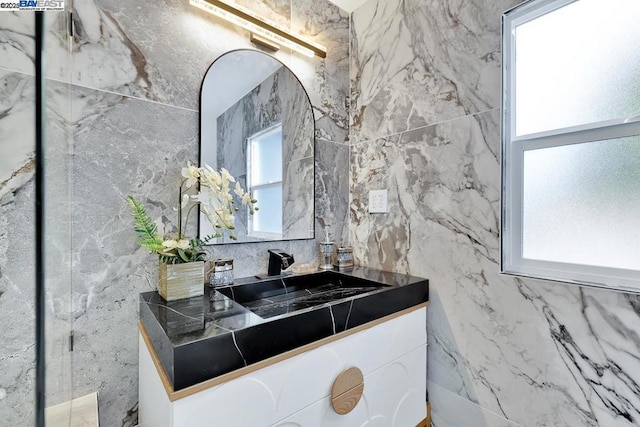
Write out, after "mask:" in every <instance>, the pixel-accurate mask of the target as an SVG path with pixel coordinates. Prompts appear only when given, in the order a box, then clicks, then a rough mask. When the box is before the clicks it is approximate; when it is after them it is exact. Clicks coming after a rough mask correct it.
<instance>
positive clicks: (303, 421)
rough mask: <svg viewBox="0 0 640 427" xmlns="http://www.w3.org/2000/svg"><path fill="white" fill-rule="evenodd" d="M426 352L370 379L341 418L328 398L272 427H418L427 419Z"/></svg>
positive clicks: (389, 366)
mask: <svg viewBox="0 0 640 427" xmlns="http://www.w3.org/2000/svg"><path fill="white" fill-rule="evenodd" d="M426 350H427V347H426V345H425V346H422V347H420V348H418V349H415V350H413V351H412V352H410V353H409V354H406V355H404V356H402V357H400V358H399V359H397V360H394V361H392V362H391V363H389V364H387V365H385V366H383V367H381V368H379V369H378V370H376V371H374V372H372V373H370V374H369V375H366V376H365V379H364V384H365V386H364V394H363V396H362V399H361V400H360V402H358V405H356V407H355V408H354V409H353V411H352V412H350V413H348V414H346V415H338V414H336V413H335V411H334V410H333V408H332V406H331V401H330V399H329V398H324V399H322V400H320V401H318V402H316V403H314V404H312V405H310V406H309V407H307V408H305V409H303V410H302V411H300V412H297V413H296V414H294V415H292V416H290V417H288V418H286V419H284V420H282V421H280V422H278V423H275V424H274V425H273V426H272V427H354V426H367V427H415V426H416V425H417V424H418V423H420V422H421V421H422V420H424V418H425V417H426V406H425V395H426V383H425V379H426V375H427V372H426V366H427V351H426Z"/></svg>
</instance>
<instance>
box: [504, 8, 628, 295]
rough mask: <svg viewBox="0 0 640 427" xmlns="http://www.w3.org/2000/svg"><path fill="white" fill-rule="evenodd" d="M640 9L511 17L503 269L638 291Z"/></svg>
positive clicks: (507, 19) (524, 12)
mask: <svg viewBox="0 0 640 427" xmlns="http://www.w3.org/2000/svg"><path fill="white" fill-rule="evenodd" d="M639 22H640V1H637V0H606V1H605V0H574V1H568V0H538V1H532V2H528V3H525V4H523V5H521V6H518V7H516V8H515V9H512V10H511V11H509V12H507V13H505V15H504V17H503V116H502V138H503V153H502V160H503V161H502V165H503V166H502V169H503V171H502V175H503V190H502V191H503V197H502V210H503V212H502V271H503V272H504V273H507V274H517V275H522V276H529V277H537V278H542V279H553V280H559V281H565V282H570V283H579V284H587V285H594V286H605V287H615V288H619V289H626V290H632V291H635V292H640V49H639V48H638V46H640V25H638V23H639Z"/></svg>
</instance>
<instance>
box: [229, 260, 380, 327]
mask: <svg viewBox="0 0 640 427" xmlns="http://www.w3.org/2000/svg"><path fill="white" fill-rule="evenodd" d="M387 286H389V285H385V284H381V283H378V282H373V281H370V280H366V279H362V278H358V277H353V276H345V275H340V274H338V273H335V272H333V271H324V272H318V273H314V274H308V275H303V276H289V277H281V278H274V279H267V280H261V281H255V282H248V283H243V284H237V285H233V286H228V287H224V288H218V290H219V292H221V293H222V294H223V295H225V296H227V297H229V298H231V299H232V300H234V301H235V302H237V303H238V304H242V305H243V306H244V307H245V308H247V309H249V310H250V311H252V312H253V313H255V314H257V315H258V316H260V317H261V318H263V319H267V318H270V317H274V316H280V315H284V314H288V313H293V312H296V311H299V310H305V309H309V308H313V307H317V306H322V305H325V304H328V303H333V302H335V301H339V300H343V299H348V298H353V297H355V296H358V295H362V294H366V293H369V292H375V291H377V290H379V289H381V288H384V287H387Z"/></svg>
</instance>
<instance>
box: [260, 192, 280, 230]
mask: <svg viewBox="0 0 640 427" xmlns="http://www.w3.org/2000/svg"><path fill="white" fill-rule="evenodd" d="M253 195H254V197H255V198H256V199H257V200H258V206H259V207H260V210H258V211H257V212H256V213H255V214H254V215H253V230H254V231H261V232H266V233H278V234H282V185H279V186H273V187H265V188H257V189H255V190H254V193H253Z"/></svg>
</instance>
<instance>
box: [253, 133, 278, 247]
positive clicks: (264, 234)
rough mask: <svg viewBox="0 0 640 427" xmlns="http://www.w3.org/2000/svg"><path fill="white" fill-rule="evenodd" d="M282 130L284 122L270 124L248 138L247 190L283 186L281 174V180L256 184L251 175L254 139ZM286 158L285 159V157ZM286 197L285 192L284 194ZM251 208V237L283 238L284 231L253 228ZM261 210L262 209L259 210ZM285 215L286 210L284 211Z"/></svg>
mask: <svg viewBox="0 0 640 427" xmlns="http://www.w3.org/2000/svg"><path fill="white" fill-rule="evenodd" d="M278 131H280V133H282V122H278V123H276V124H274V125H272V126H269V127H268V128H266V129H264V130H261V131H260V132H257V133H255V134H253V135H251V136H250V137H248V138H247V191H249V193H250V194H255V190H256V189H263V188H273V187H280V188H282V187H283V179H284V176H281V177H280V178H281V179H280V181H272V182H268V183H261V184H257V185H254V184H253V177H252V176H251V171H252V164H251V159H252V158H253V153H252V146H253V141H254V140H256V139H261V138H264V137H267V136H269V135H271V134H273V133H276V132H278ZM283 160H284V159H283ZM283 197H284V194H283ZM259 206H260V205H259V201H258V207H259ZM248 212H249V208H247V218H248V220H247V235H248V236H250V237H256V238H259V239H267V240H281V239H282V233H273V232H268V231H259V230H255V229H254V228H253V223H254V221H253V215H250V214H249V213H248ZM258 212H260V211H258ZM258 212H256V214H258ZM283 215H284V212H283Z"/></svg>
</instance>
